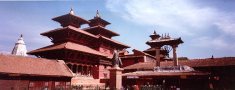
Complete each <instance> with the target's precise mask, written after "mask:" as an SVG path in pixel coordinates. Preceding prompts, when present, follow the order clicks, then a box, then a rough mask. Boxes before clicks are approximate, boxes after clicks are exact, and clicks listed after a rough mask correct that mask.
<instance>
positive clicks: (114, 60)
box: [112, 50, 122, 67]
mask: <svg viewBox="0 0 235 90" xmlns="http://www.w3.org/2000/svg"><path fill="white" fill-rule="evenodd" d="M112 65H113V67H119V65H122V61H121V59H120V58H119V53H118V51H117V50H114V53H113V58H112Z"/></svg>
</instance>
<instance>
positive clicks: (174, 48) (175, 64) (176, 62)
mask: <svg viewBox="0 0 235 90" xmlns="http://www.w3.org/2000/svg"><path fill="white" fill-rule="evenodd" d="M172 48H173V61H174V66H178V58H177V54H176V48H177V45H173V46H172Z"/></svg>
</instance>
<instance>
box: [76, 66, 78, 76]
mask: <svg viewBox="0 0 235 90" xmlns="http://www.w3.org/2000/svg"><path fill="white" fill-rule="evenodd" d="M76 74H78V65H76Z"/></svg>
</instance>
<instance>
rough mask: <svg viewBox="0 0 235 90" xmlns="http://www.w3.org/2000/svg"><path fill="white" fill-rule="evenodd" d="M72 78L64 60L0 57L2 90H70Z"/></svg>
mask: <svg viewBox="0 0 235 90" xmlns="http://www.w3.org/2000/svg"><path fill="white" fill-rule="evenodd" d="M72 76H73V75H72V72H71V71H70V70H69V68H68V67H67V66H66V64H65V62H64V61H62V60H48V59H43V58H30V57H22V56H14V55H0V89H1V90H43V89H47V90H55V89H63V90H70V88H71V83H70V81H71V78H72Z"/></svg>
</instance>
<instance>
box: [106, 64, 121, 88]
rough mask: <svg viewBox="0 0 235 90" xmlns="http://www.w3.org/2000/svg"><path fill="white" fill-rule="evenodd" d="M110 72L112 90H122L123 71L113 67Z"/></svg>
mask: <svg viewBox="0 0 235 90" xmlns="http://www.w3.org/2000/svg"><path fill="white" fill-rule="evenodd" d="M109 70H110V82H109V83H110V90H122V71H123V69H121V68H119V67H113V68H111V69H109Z"/></svg>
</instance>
